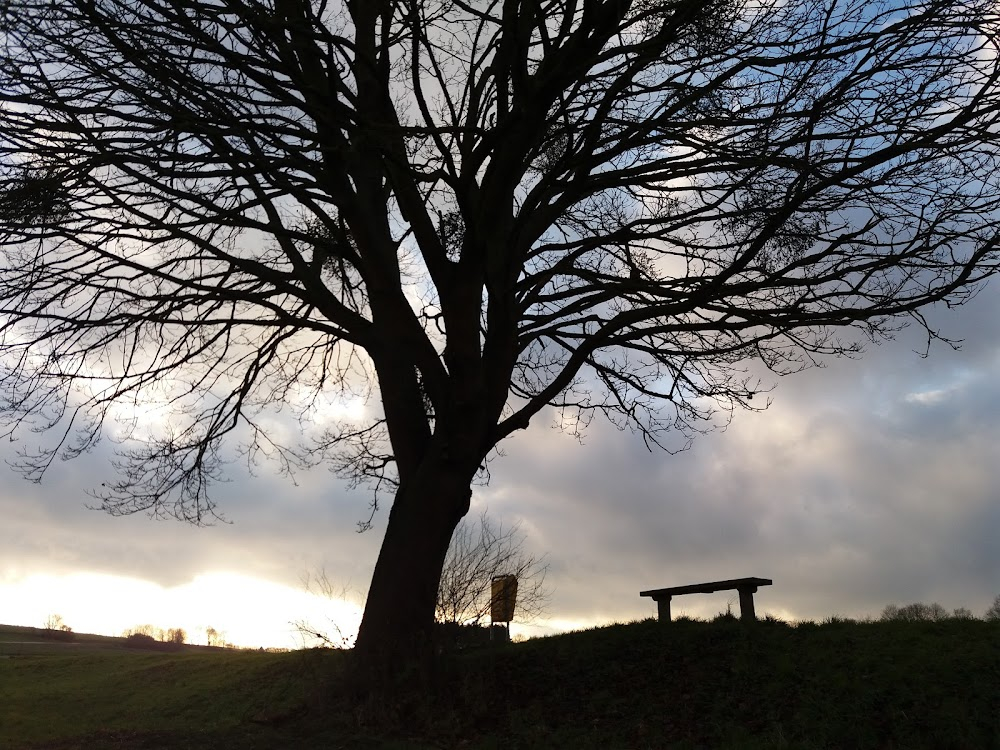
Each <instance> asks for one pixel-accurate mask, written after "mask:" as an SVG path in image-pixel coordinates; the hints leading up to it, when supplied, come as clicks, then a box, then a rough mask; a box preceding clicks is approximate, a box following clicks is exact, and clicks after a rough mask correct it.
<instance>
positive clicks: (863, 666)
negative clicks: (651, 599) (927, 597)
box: [0, 620, 1000, 750]
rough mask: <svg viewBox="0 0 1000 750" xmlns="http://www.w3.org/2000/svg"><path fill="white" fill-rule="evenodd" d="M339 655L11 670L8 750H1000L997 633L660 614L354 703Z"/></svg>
mask: <svg viewBox="0 0 1000 750" xmlns="http://www.w3.org/2000/svg"><path fill="white" fill-rule="evenodd" d="M346 656H348V655H346V654H344V653H342V652H329V651H327V652H322V651H310V652H292V653H287V654H265V653H254V652H238V651H228V652H226V651H216V652H207V651H202V652H190V653H179V654H163V653H141V652H129V651H126V650H124V649H118V650H117V651H115V650H105V651H94V652H91V653H81V654H80V655H78V656H69V655H66V656H55V655H37V656H26V655H25V656H15V657H14V658H8V659H0V748H3V750H8V748H9V749H10V750H19V749H20V748H46V749H47V750H57V749H58V750H70V748H88V749H89V748H105V747H106V748H162V749H166V748H187V747H190V748H209V747H210V748H313V747H315V748H319V747H324V748H325V747H342V748H387V749H389V748H395V749H397V750H401V749H403V748H411V749H412V750H418V749H426V748H447V747H456V748H459V747H460V748H484V749H485V748H817V749H818V748H838V749H839V748H916V749H919V748H928V749H930V748H935V749H938V748H1000V626H998V625H997V624H995V623H985V622H980V621H965V620H949V621H944V622H918V623H906V622H893V623H850V622H831V623H826V624H823V625H814V624H802V625H798V626H796V627H791V626H788V625H785V624H782V623H775V622H759V623H755V624H752V625H750V626H744V625H743V624H741V623H739V622H736V621H731V620H721V621H717V622H713V623H701V622H685V621H681V622H675V623H671V624H670V625H666V626H664V625H662V624H660V623H656V622H653V621H645V622H639V623H633V624H629V625H615V626H611V627H606V628H599V629H595V630H590V631H585V632H580V633H570V634H567V635H561V636H555V637H551V638H544V639H536V640H532V641H528V642H526V643H522V644H513V645H510V646H507V647H504V648H492V649H482V650H476V651H468V652H463V653H459V654H455V655H452V656H449V657H447V658H445V659H443V660H442V662H441V664H440V665H439V670H438V673H437V674H436V675H435V676H434V677H433V679H432V680H430V681H429V682H428V683H427V684H426V689H425V690H423V691H420V692H418V693H410V694H408V695H406V696H404V697H402V698H399V699H397V700H393V701H384V700H382V701H372V700H368V701H366V700H360V699H357V698H351V697H350V690H349V688H350V686H349V685H348V684H346V683H345V679H344V676H343V675H344V666H345V657H346Z"/></svg>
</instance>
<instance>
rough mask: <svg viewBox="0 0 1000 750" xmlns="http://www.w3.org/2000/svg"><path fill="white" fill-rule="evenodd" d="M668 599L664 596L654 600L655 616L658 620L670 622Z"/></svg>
mask: <svg viewBox="0 0 1000 750" xmlns="http://www.w3.org/2000/svg"><path fill="white" fill-rule="evenodd" d="M670 599H671V597H669V596H666V597H664V598H662V599H657V600H656V617H657V619H658V620H659V621H660V622H670Z"/></svg>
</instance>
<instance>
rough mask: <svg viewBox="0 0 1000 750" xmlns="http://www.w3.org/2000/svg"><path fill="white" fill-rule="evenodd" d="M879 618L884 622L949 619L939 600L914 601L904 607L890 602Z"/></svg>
mask: <svg viewBox="0 0 1000 750" xmlns="http://www.w3.org/2000/svg"><path fill="white" fill-rule="evenodd" d="M879 619H880V620H882V621H883V622H938V621H940V620H947V619H948V611H947V610H946V609H945V608H944V607H942V606H941V605H940V604H938V603H937V602H934V603H933V604H924V603H923V602H914V603H913V604H907V605H905V606H902V607H899V606H897V605H895V604H889V605H887V606H886V608H885V609H883V610H882V616H881V617H880V618H879Z"/></svg>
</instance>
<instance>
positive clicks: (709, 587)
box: [639, 578, 773, 600]
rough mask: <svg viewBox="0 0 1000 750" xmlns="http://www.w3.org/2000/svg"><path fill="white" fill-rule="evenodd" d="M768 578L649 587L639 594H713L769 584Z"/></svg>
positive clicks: (770, 582) (653, 595)
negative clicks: (661, 587)
mask: <svg viewBox="0 0 1000 750" xmlns="http://www.w3.org/2000/svg"><path fill="white" fill-rule="evenodd" d="M772 583H773V581H772V580H771V579H770V578H732V579H730V580H728V581H710V582H709V583H693V584H691V585H689V586H672V587H670V588H665V589H650V590H649V591H640V592H639V596H651V597H653V599H654V600H655V599H656V598H657V597H659V596H675V595H680V594H713V593H715V592H716V591H725V590H727V589H739V588H746V587H748V586H770V585H771V584H772Z"/></svg>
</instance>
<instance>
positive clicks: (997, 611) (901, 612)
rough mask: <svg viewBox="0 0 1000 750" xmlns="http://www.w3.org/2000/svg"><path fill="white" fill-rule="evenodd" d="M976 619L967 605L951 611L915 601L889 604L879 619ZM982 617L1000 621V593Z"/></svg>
mask: <svg viewBox="0 0 1000 750" xmlns="http://www.w3.org/2000/svg"><path fill="white" fill-rule="evenodd" d="M975 619H978V618H976V616H975V615H974V614H973V613H972V610H970V609H968V608H966V607H958V608H957V609H954V610H952V611H951V612H950V613H949V612H948V610H946V609H945V608H944V607H942V606H941V605H940V604H938V603H937V602H933V603H931V604H924V603H923V602H914V603H913V604H906V605H903V606H899V605H896V604H889V605H887V606H886V607H885V609H883V610H882V614H881V616H880V617H879V620H881V621H883V622H938V621H941V620H975ZM982 619H984V620H986V621H987V622H1000V595H998V596H997V597H996V598H995V599H994V600H993V603H992V604H991V605H990V606H989V608H988V609H987V610H986V612H985V614H984V615H983V618H982Z"/></svg>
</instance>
